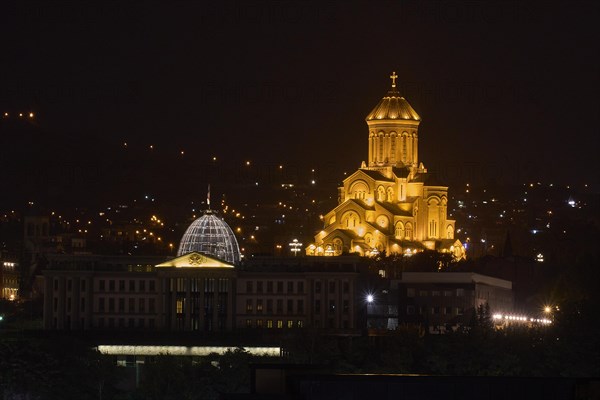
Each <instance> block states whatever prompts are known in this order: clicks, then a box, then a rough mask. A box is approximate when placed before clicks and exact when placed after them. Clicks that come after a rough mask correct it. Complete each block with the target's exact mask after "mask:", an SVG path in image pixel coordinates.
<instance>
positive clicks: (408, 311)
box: [406, 306, 415, 315]
mask: <svg viewBox="0 0 600 400" xmlns="http://www.w3.org/2000/svg"><path fill="white" fill-rule="evenodd" d="M414 314H415V306H406V315H414Z"/></svg>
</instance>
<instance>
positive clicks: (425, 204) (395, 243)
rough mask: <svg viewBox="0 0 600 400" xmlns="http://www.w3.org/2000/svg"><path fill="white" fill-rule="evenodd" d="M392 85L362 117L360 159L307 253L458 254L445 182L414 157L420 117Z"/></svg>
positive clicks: (460, 250) (461, 251)
mask: <svg viewBox="0 0 600 400" xmlns="http://www.w3.org/2000/svg"><path fill="white" fill-rule="evenodd" d="M390 78H391V79H392V87H391V89H390V90H389V91H388V92H387V94H386V95H385V96H384V97H383V98H382V99H381V101H380V102H379V103H378V104H377V105H376V106H375V108H374V109H373V110H372V111H371V112H370V113H369V115H367V118H366V122H367V125H368V128H369V136H368V138H369V142H368V143H369V154H368V162H367V163H365V162H364V161H363V162H362V165H361V167H360V168H359V169H358V170H357V171H356V172H354V173H353V174H351V175H350V176H348V177H347V178H346V179H344V181H343V185H342V186H341V187H339V188H338V205H337V207H335V208H334V209H333V210H331V211H329V212H328V213H327V214H325V215H324V216H323V221H324V227H323V230H321V231H320V232H319V233H317V234H316V235H315V240H314V242H313V243H312V244H310V245H309V246H308V247H307V248H306V254H307V255H315V256H316V255H325V256H327V255H331V256H336V255H341V254H346V253H358V254H360V255H365V256H372V255H376V254H379V253H382V252H384V251H385V252H386V253H387V254H392V253H396V254H406V255H411V254H414V253H415V252H418V251H422V250H425V249H429V250H437V251H439V252H450V253H452V254H453V255H454V256H455V257H456V258H463V257H464V255H465V252H464V247H463V245H462V244H461V243H460V241H458V240H456V239H455V238H454V232H455V221H454V220H453V219H449V218H448V210H447V208H448V187H447V186H444V185H442V184H440V183H438V182H436V180H435V177H434V176H432V175H431V174H428V173H427V169H426V168H425V167H424V166H423V163H422V162H419V152H418V142H419V124H420V123H421V117H420V116H419V115H418V114H417V112H416V111H415V110H414V109H413V108H412V107H411V105H410V104H409V103H408V101H406V99H405V98H404V97H402V96H401V95H400V93H399V92H398V90H397V88H396V78H397V75H396V74H395V73H392V75H391V76H390Z"/></svg>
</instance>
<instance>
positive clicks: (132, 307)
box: [129, 298, 135, 314]
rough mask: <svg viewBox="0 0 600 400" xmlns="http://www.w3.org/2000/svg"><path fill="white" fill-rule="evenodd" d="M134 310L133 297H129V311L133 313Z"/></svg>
mask: <svg viewBox="0 0 600 400" xmlns="http://www.w3.org/2000/svg"><path fill="white" fill-rule="evenodd" d="M134 312H135V299H134V298H129V313H131V314H133V313H134Z"/></svg>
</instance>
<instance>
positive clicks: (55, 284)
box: [54, 279, 102, 290]
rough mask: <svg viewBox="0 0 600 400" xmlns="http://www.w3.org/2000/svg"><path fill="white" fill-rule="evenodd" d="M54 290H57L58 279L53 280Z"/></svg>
mask: <svg viewBox="0 0 600 400" xmlns="http://www.w3.org/2000/svg"><path fill="white" fill-rule="evenodd" d="M100 282H102V281H100ZM54 290H58V279H55V280H54Z"/></svg>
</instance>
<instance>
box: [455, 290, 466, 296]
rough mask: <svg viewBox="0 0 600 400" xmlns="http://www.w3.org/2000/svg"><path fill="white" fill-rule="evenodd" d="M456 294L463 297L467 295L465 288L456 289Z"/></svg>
mask: <svg viewBox="0 0 600 400" xmlns="http://www.w3.org/2000/svg"><path fill="white" fill-rule="evenodd" d="M456 295H457V296H458V297H462V296H464V295H465V289H456Z"/></svg>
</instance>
